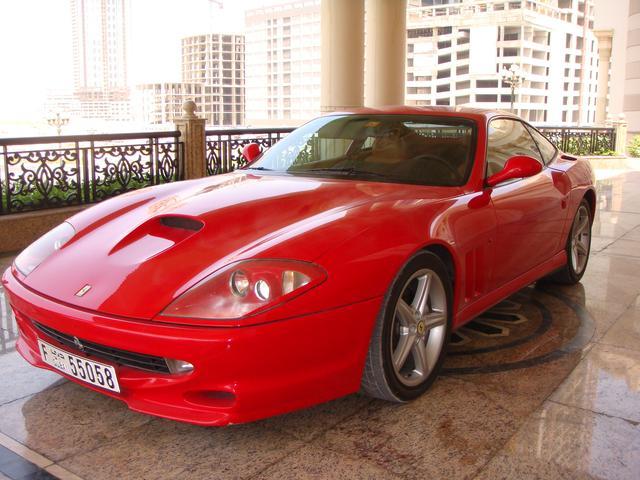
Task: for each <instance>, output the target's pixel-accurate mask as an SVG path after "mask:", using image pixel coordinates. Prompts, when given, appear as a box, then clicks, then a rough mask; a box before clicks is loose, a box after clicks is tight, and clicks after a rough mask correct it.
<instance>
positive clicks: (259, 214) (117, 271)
mask: <svg viewBox="0 0 640 480" xmlns="http://www.w3.org/2000/svg"><path fill="white" fill-rule="evenodd" d="M403 187H405V186H404V185H396V184H385V183H378V182H375V183H374V182H358V181H348V180H341V179H338V180H333V179H319V178H309V177H306V178H305V177H294V176H276V175H254V174H250V173H244V172H235V173H230V174H226V175H219V176H215V177H208V178H205V179H200V180H195V181H186V182H177V183H173V184H167V185H162V186H159V187H152V188H148V189H144V190H140V191H136V192H131V193H129V194H125V195H121V196H119V197H116V198H114V199H112V200H108V201H106V202H103V203H100V204H98V205H96V206H94V207H92V208H90V209H87V210H85V211H83V212H81V213H79V214H77V215H76V216H74V217H72V218H71V219H70V220H69V222H70V223H71V224H72V225H73V226H74V228H75V229H76V236H75V237H74V238H73V239H72V240H71V241H70V242H69V243H68V244H67V245H65V246H64V247H63V248H62V249H61V250H59V251H57V252H55V253H54V254H52V255H51V256H50V257H48V258H47V259H46V260H45V261H44V262H43V263H42V264H41V265H40V266H39V267H38V268H36V269H35V270H34V271H33V272H32V273H31V274H30V275H29V276H28V277H26V279H23V281H24V283H25V284H26V285H27V286H28V287H30V288H31V289H33V290H35V291H37V292H39V293H41V294H43V295H46V296H48V297H51V298H54V299H56V300H58V301H62V302H64V303H68V304H71V305H75V306H77V307H81V308H86V309H89V310H93V311H98V312H102V313H107V314H112V315H119V316H126V317H132V318H141V319H150V318H153V317H154V316H155V315H157V314H158V313H159V312H161V311H162V310H163V309H164V308H165V307H166V306H167V305H168V304H169V303H170V302H171V301H172V300H173V299H175V298H177V296H179V295H180V294H181V293H183V292H184V291H185V290H186V289H188V288H189V287H190V286H191V285H193V284H195V283H196V282H197V281H199V280H200V279H202V278H204V277H205V276H207V275H208V274H210V273H211V272H213V271H215V270H217V269H218V268H221V267H222V266H224V265H227V264H229V263H231V262H234V261H237V260H240V259H245V258H254V257H272V258H273V257H278V258H283V257H285V258H293V259H298V260H306V261H312V260H313V259H314V258H317V257H318V256H320V255H321V254H322V253H324V252H325V251H326V250H327V249H329V248H331V246H333V245H336V244H338V243H339V242H340V241H342V240H344V239H346V238H349V237H352V236H354V235H356V234H357V233H359V232H360V231H362V230H363V229H365V228H366V222H365V221H358V219H357V218H355V219H353V218H351V219H347V216H348V212H349V211H350V210H352V209H354V207H357V206H360V205H363V204H371V203H375V202H378V201H380V200H381V199H382V198H385V197H388V196H389V195H392V194H394V193H398V192H400V191H401V190H402V189H403ZM87 285H89V286H90V289H89V290H88V291H87V292H86V293H85V294H84V295H82V296H80V294H79V292H80V290H81V289H83V287H85V286H87Z"/></svg>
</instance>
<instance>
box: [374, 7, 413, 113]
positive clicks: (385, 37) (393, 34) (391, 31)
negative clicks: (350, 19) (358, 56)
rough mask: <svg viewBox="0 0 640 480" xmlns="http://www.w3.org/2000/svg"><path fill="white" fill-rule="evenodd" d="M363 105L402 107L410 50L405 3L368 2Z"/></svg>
mask: <svg viewBox="0 0 640 480" xmlns="http://www.w3.org/2000/svg"><path fill="white" fill-rule="evenodd" d="M366 11H367V17H366V26H365V32H366V38H367V40H366V53H365V82H364V83H365V94H364V99H365V101H364V103H365V105H367V106H371V107H380V106H383V105H402V104H403V103H404V92H405V88H404V81H405V64H406V51H407V46H406V44H407V2H406V0H366Z"/></svg>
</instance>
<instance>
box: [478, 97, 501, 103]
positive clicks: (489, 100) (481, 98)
mask: <svg viewBox="0 0 640 480" xmlns="http://www.w3.org/2000/svg"><path fill="white" fill-rule="evenodd" d="M476 101H477V102H493V103H496V102H497V101H498V96H497V95H476Z"/></svg>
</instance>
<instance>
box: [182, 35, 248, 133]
mask: <svg viewBox="0 0 640 480" xmlns="http://www.w3.org/2000/svg"><path fill="white" fill-rule="evenodd" d="M182 81H183V82H184V83H186V84H201V85H203V88H204V90H203V92H202V103H200V102H197V103H198V108H199V115H203V116H204V118H205V119H206V122H207V125H213V126H219V125H225V126H237V125H244V123H245V41H244V36H243V35H236V34H223V33H207V34H205V35H194V36H191V37H187V38H183V39H182Z"/></svg>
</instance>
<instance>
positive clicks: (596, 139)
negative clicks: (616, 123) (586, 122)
mask: <svg viewBox="0 0 640 480" xmlns="http://www.w3.org/2000/svg"><path fill="white" fill-rule="evenodd" d="M537 128H538V130H540V132H541V133H542V134H543V135H544V136H546V137H547V138H548V139H549V140H550V141H551V142H552V143H553V144H554V145H556V146H557V147H558V148H559V149H560V150H562V151H563V152H565V153H570V154H572V155H607V154H610V153H611V152H613V151H614V150H615V148H616V131H615V129H614V128H597V127H546V126H545V127H537Z"/></svg>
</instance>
